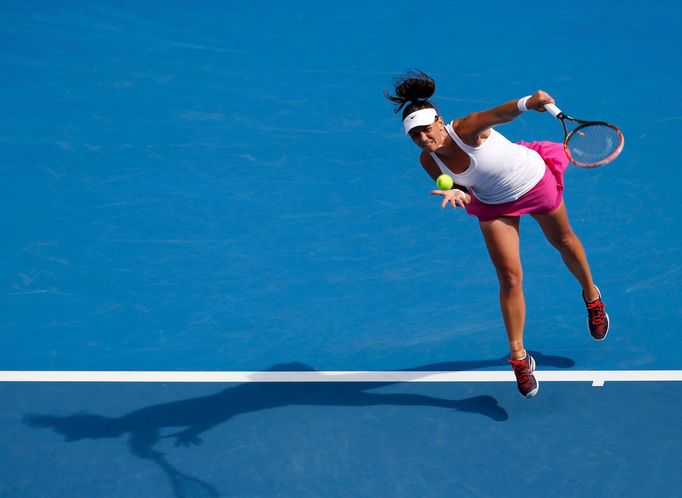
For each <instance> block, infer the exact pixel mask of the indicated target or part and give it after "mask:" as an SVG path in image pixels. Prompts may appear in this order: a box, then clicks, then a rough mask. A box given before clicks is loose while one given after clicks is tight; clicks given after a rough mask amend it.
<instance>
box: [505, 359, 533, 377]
mask: <svg viewBox="0 0 682 498" xmlns="http://www.w3.org/2000/svg"><path fill="white" fill-rule="evenodd" d="M507 363H511V364H512V368H514V373H515V374H516V377H517V378H518V379H519V382H522V383H525V382H529V381H530V362H529V361H528V358H526V359H524V360H507Z"/></svg>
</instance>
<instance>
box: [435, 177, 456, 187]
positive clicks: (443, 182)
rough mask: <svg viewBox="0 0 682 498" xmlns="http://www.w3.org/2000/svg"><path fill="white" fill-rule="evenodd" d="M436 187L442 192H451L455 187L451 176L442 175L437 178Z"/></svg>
mask: <svg viewBox="0 0 682 498" xmlns="http://www.w3.org/2000/svg"><path fill="white" fill-rule="evenodd" d="M436 185H438V188H439V189H441V190H450V189H451V188H452V185H453V182H452V177H450V175H440V176H439V177H438V178H436Z"/></svg>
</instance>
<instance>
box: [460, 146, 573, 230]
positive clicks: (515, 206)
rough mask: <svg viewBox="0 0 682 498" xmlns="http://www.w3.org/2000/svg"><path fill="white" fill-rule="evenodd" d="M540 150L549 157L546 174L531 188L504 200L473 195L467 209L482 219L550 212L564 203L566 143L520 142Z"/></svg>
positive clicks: (542, 155) (545, 157) (543, 157)
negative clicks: (490, 200)
mask: <svg viewBox="0 0 682 498" xmlns="http://www.w3.org/2000/svg"><path fill="white" fill-rule="evenodd" d="M518 143H519V145H523V146H524V147H528V148H529V149H532V150H534V151H536V152H537V153H538V154H540V157H542V159H543V160H544V161H545V165H546V166H547V167H546V168H545V176H543V177H542V180H540V181H539V182H538V184H537V185H535V187H533V188H532V189H531V190H530V191H528V192H526V193H525V194H523V195H522V196H521V197H519V198H518V199H516V200H515V201H511V202H505V203H503V204H486V203H484V202H481V201H479V200H478V199H476V197H475V196H474V195H472V196H471V204H469V205H468V206H467V207H466V210H467V213H468V214H470V215H471V216H477V217H478V219H479V220H480V221H491V220H494V219H496V218H502V217H503V216H521V215H522V214H549V213H551V212H552V211H554V210H555V209H556V208H558V207H559V206H560V205H561V201H562V199H563V192H564V171H566V168H567V167H568V158H567V157H566V153H565V152H564V146H563V144H560V143H556V142H530V143H529V142H518Z"/></svg>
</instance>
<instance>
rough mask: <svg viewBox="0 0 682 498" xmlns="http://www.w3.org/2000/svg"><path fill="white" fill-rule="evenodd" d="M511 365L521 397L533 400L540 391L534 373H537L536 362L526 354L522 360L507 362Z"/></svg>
mask: <svg viewBox="0 0 682 498" xmlns="http://www.w3.org/2000/svg"><path fill="white" fill-rule="evenodd" d="M507 362H509V363H511V365H512V368H513V369H514V375H516V384H517V387H518V388H519V392H520V393H521V396H523V397H524V398H532V397H533V396H535V395H536V394H537V393H538V391H539V390H540V383H539V382H538V381H537V380H536V379H535V376H534V375H533V372H534V371H535V360H534V359H533V357H532V356H531V355H530V354H528V352H526V356H525V357H524V358H522V359H520V360H518V359H517V360H515V359H511V360H507Z"/></svg>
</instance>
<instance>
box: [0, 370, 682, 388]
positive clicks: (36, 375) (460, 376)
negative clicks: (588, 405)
mask: <svg viewBox="0 0 682 498" xmlns="http://www.w3.org/2000/svg"><path fill="white" fill-rule="evenodd" d="M535 375H536V377H537V379H538V380H539V381H541V382H592V385H593V386H603V385H604V383H605V382H680V381H682V370H563V371H561V370H547V371H537V372H535ZM515 380H516V379H515V378H514V374H513V373H512V372H511V371H482V372H477V371H466V372H419V371H409V372H405V371H383V372H382V371H364V372H363V371H357V372H351V371H331V372H318V371H312V372H311V371H296V372H210V371H201V372H173V371H64V370H60V371H41V370H29V371H27V370H24V371H19V370H7V371H0V382H514V381H515Z"/></svg>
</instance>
